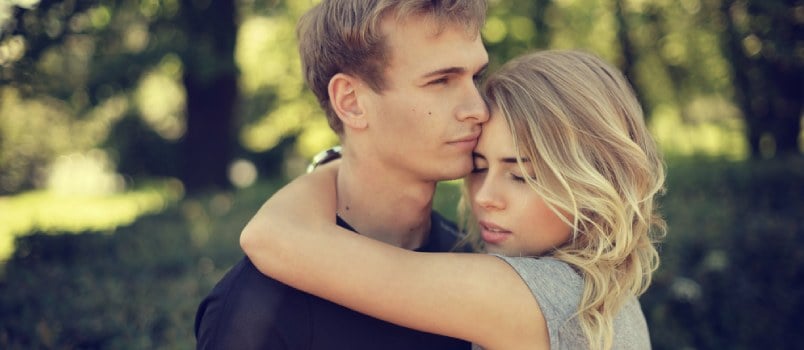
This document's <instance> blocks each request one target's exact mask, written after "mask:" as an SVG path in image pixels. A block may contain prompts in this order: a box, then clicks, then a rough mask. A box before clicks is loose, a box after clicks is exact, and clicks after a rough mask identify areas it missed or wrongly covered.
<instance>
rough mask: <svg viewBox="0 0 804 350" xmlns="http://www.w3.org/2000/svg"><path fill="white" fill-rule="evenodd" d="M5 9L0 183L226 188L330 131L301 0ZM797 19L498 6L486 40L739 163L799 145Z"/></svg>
mask: <svg viewBox="0 0 804 350" xmlns="http://www.w3.org/2000/svg"><path fill="white" fill-rule="evenodd" d="M14 3H16V4H19V5H21V6H28V7H30V8H25V7H20V6H11V7H10V8H6V9H0V11H4V12H6V15H5V16H3V15H0V19H2V18H4V17H6V19H5V23H4V24H3V32H2V35H1V36H0V81H1V82H2V85H3V87H2V90H0V94H2V102H0V135H2V137H0V145H2V147H1V148H0V167H2V169H3V171H2V173H0V193H14V192H19V191H21V190H25V189H31V188H41V187H44V186H45V185H46V183H47V181H46V178H47V176H48V174H49V169H51V168H52V165H53V164H54V163H55V162H56V160H57V159H58V157H59V156H61V155H65V154H74V153H78V154H84V153H86V152H88V151H90V150H92V149H99V150H101V151H102V152H105V153H107V154H108V155H109V158H110V159H111V160H112V162H113V164H114V170H117V171H119V172H120V173H122V174H124V175H129V176H134V177H138V176H148V175H162V176H175V177H179V178H180V179H181V180H182V181H183V182H184V184H185V186H186V187H187V188H188V189H189V190H190V192H191V193H192V192H195V191H196V190H202V189H205V188H209V187H218V188H220V187H226V186H228V185H229V183H230V181H229V179H227V176H230V175H229V173H228V171H229V169H228V168H229V166H230V165H231V164H232V162H233V161H234V160H235V159H236V158H245V159H250V160H251V161H252V162H254V163H256V167H257V168H259V169H258V170H259V171H260V174H262V175H263V176H265V175H278V174H281V173H282V171H281V169H282V167H283V166H290V168H291V169H295V168H294V165H293V162H292V161H291V162H285V160H290V159H295V158H296V157H299V156H301V157H307V156H309V155H310V153H313V152H315V151H317V150H318V149H320V148H322V147H325V146H327V145H329V144H332V143H334V142H336V140H335V138H334V135H332V134H331V133H330V132H329V131H328V130H327V129H326V124H325V123H324V122H323V120H322V118H321V114H320V112H319V111H318V108H317V106H316V105H315V103H314V100H313V99H312V97H311V96H310V94H309V93H308V92H307V91H306V90H305V88H304V86H303V84H302V81H301V77H300V74H299V63H298V57H297V54H296V49H295V38H294V27H295V21H296V19H297V18H298V16H299V15H300V14H301V13H302V12H303V11H304V10H306V9H307V8H309V6H311V5H312V3H313V2H296V1H287V0H248V1H247V0H241V1H235V2H230V1H225V2H216V1H208V0H206V1H204V0H105V1H89V0H65V1H54V0H41V1H35V0H27V1H16V2H12V4H14ZM5 6H6V7H9V5H5ZM9 11H10V12H9ZM802 23H804V5H802V3H801V2H800V1H795V0H771V1H749V0H740V1H736V0H684V1H664V0H661V1H660V0H653V1H649V0H607V1H592V0H554V1H548V0H537V1H525V0H492V1H490V10H489V17H488V22H487V25H486V27H485V28H484V30H483V34H484V39H485V41H486V43H487V44H488V48H489V51H490V53H491V55H492V58H493V61H494V64H495V65H496V64H499V63H501V62H504V61H505V60H507V59H509V58H511V57H513V56H515V55H517V54H520V53H522V52H525V51H529V50H533V49H542V48H584V49H587V50H590V51H594V52H596V53H598V54H600V55H601V56H603V57H605V58H606V59H608V60H610V61H612V62H615V63H616V64H617V65H619V66H620V67H621V68H622V69H623V71H624V72H625V73H626V74H627V75H628V77H629V78H630V79H631V80H632V81H633V83H634V85H635V87H636V89H637V92H638V94H639V96H640V98H641V100H642V101H643V103H644V106H645V109H646V112H647V113H646V115H647V117H648V118H649V119H651V120H652V124H654V125H653V126H654V129H656V134H658V135H657V138H659V140H660V141H661V142H662V143H663V145H664V147H665V150H666V151H667V152H669V153H681V154H690V153H709V154H715V155H724V154H726V155H729V156H731V157H732V158H739V159H742V158H745V157H746V156H757V157H758V156H762V157H772V156H774V155H776V154H780V155H781V154H800V150H801V144H802V141H801V137H800V135H801V111H802V101H803V100H804V99H803V98H802V91H804V89H803V88H802V81H804V79H802V76H804V71H803V68H802V65H804V63H802V62H804V44H803V43H802ZM672 126H675V127H676V128H677V130H674V131H673V132H669V131H668V130H670V129H671V128H672ZM703 129H706V130H707V131H701V130H703ZM693 134H695V135H696V136H695V137H686V138H685V137H684V135H693ZM697 134H700V135H697ZM724 135H725V136H724ZM702 136H703V137H702ZM702 139H704V140H702ZM706 140H714V141H706ZM290 171H291V173H293V170H290Z"/></svg>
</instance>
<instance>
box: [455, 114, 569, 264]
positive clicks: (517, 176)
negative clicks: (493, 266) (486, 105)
mask: <svg viewBox="0 0 804 350" xmlns="http://www.w3.org/2000/svg"><path fill="white" fill-rule="evenodd" d="M516 157H517V154H516V151H515V148H514V142H513V136H512V135H511V131H510V130H508V125H507V124H506V123H505V120H504V119H503V116H502V115H501V114H500V113H499V112H498V111H493V112H492V115H491V118H490V119H489V121H488V122H487V123H486V124H485V125H484V126H483V133H482V135H481V136H480V140H479V142H478V144H477V147H476V148H475V151H474V154H473V160H474V170H473V171H472V173H471V174H469V176H468V177H467V179H466V181H468V185H469V195H470V197H471V200H472V211H473V212H474V214H475V217H476V218H477V220H478V225H479V228H480V234H481V237H482V238H483V241H484V242H485V243H486V251H487V252H489V253H497V254H503V255H508V256H520V255H522V256H524V255H540V254H543V253H544V252H545V251H548V250H550V249H552V248H554V247H557V246H559V245H561V244H563V243H564V242H566V241H567V240H568V239H569V238H570V235H571V229H570V226H569V225H567V224H566V223H565V222H564V221H562V220H561V219H560V218H559V217H558V215H556V213H555V212H553V211H552V210H550V208H549V207H548V206H547V204H546V203H545V202H544V200H542V197H541V196H540V195H539V194H537V193H536V191H534V190H533V188H531V187H530V186H529V185H528V184H527V183H526V182H525V179H524V177H525V176H533V174H527V173H525V174H523V173H522V171H521V170H520V168H519V166H518V165H517V162H516ZM529 161H530V160H525V168H530V167H529V164H528V162H529Z"/></svg>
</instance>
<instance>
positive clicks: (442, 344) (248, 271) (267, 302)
mask: <svg viewBox="0 0 804 350" xmlns="http://www.w3.org/2000/svg"><path fill="white" fill-rule="evenodd" d="M338 225H340V226H342V227H344V228H347V229H349V230H352V231H354V229H352V228H351V227H350V226H349V225H348V224H347V223H345V222H343V221H341V220H340V218H339V220H338ZM460 238H461V234H460V233H459V232H458V230H457V229H456V228H455V226H454V225H453V224H452V223H450V222H448V221H446V220H445V219H444V218H443V217H441V216H440V215H438V214H437V213H435V212H433V216H432V229H431V232H430V234H429V235H428V239H427V241H426V242H425V243H424V244H423V246H422V247H421V248H419V249H417V251H424V252H444V251H450V250H451V249H452V248H453V246H454V245H455V243H456V241H457V240H458V239H460ZM195 334H196V339H197V341H198V343H197V348H198V349H204V350H207V349H227V350H228V349H236V350H249V349H270V350H275V349H288V350H290V349H293V350H295V349H309V350H318V349H333V350H340V349H344V350H364V349H365V350H393V349H400V350H402V349H404V350H414V349H425V350H426V349H439V350H449V349H470V348H471V346H470V344H469V343H468V342H465V341H462V340H458V339H455V338H449V337H444V336H440V335H435V334H432V333H424V332H419V331H416V330H412V329H409V328H404V327H400V326H397V325H394V324H391V323H388V322H385V321H382V320H379V319H376V318H373V317H370V316H366V315H363V314H361V313H358V312H356V311H352V310H350V309H347V308H345V307H343V306H340V305H338V304H335V303H332V302H329V301H327V300H324V299H321V298H318V297H316V296H313V295H311V294H308V293H305V292H302V291H300V290H297V289H294V288H292V287H290V286H287V285H285V284H283V283H281V282H279V281H276V280H274V279H273V278H270V277H267V276H265V275H263V274H262V273H261V272H259V270H257V268H256V267H254V264H252V263H251V260H249V259H248V257H243V259H242V260H240V262H238V263H237V264H236V265H235V266H234V267H232V269H231V270H229V272H228V273H227V274H226V275H225V276H224V277H223V278H222V279H221V280H220V281H219V282H218V284H217V285H216V286H215V288H213V290H212V292H210V294H209V295H208V296H207V297H206V298H205V299H204V300H203V301H202V302H201V304H200V305H199V307H198V311H197V313H196V319H195Z"/></svg>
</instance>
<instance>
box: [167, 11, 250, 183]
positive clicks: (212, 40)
mask: <svg viewBox="0 0 804 350" xmlns="http://www.w3.org/2000/svg"><path fill="white" fill-rule="evenodd" d="M182 10H183V11H184V19H185V20H186V22H185V25H186V30H187V33H188V40H187V47H186V48H185V50H183V55H182V56H183V57H182V61H183V62H184V85H185V89H186V91H187V132H186V134H185V135H184V138H183V140H182V150H183V157H182V171H181V174H182V175H181V177H182V181H183V182H184V185H185V187H186V189H187V191H188V192H190V193H193V192H198V191H200V190H204V189H209V188H227V187H229V181H228V177H227V168H228V166H229V163H230V161H231V159H232V153H233V149H234V145H235V138H234V128H235V123H234V120H235V117H234V114H235V106H236V104H237V100H238V96H239V93H238V87H237V69H236V66H235V62H234V48H235V41H236V36H237V25H236V23H235V22H236V21H235V5H234V2H233V1H193V0H185V1H183V2H182Z"/></svg>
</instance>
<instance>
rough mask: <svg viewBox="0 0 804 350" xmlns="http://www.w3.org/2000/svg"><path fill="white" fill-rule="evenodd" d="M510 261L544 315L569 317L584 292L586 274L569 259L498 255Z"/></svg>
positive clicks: (547, 316) (563, 318) (564, 318)
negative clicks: (567, 260) (584, 276)
mask: <svg viewBox="0 0 804 350" xmlns="http://www.w3.org/2000/svg"><path fill="white" fill-rule="evenodd" d="M495 256H497V257H499V258H501V259H503V260H504V261H505V262H507V263H508V264H509V265H511V267H512V268H513V269H514V270H515V271H516V273H517V274H518V275H519V276H520V277H521V278H522V280H523V281H524V282H525V284H527V286H528V288H529V289H530V291H531V293H533V296H534V297H535V298H536V301H537V302H538V303H539V306H540V307H541V309H542V312H543V313H544V315H545V318H549V317H556V318H559V319H562V320H566V319H569V318H570V317H571V316H572V315H573V314H574V313H575V311H576V310H577V308H578V304H579V303H580V300H581V296H582V295H583V278H582V277H581V276H580V275H578V273H577V272H576V271H575V269H573V268H572V266H570V265H569V264H567V263H566V262H563V261H561V260H558V259H555V258H550V257H510V256H502V255H495Z"/></svg>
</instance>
